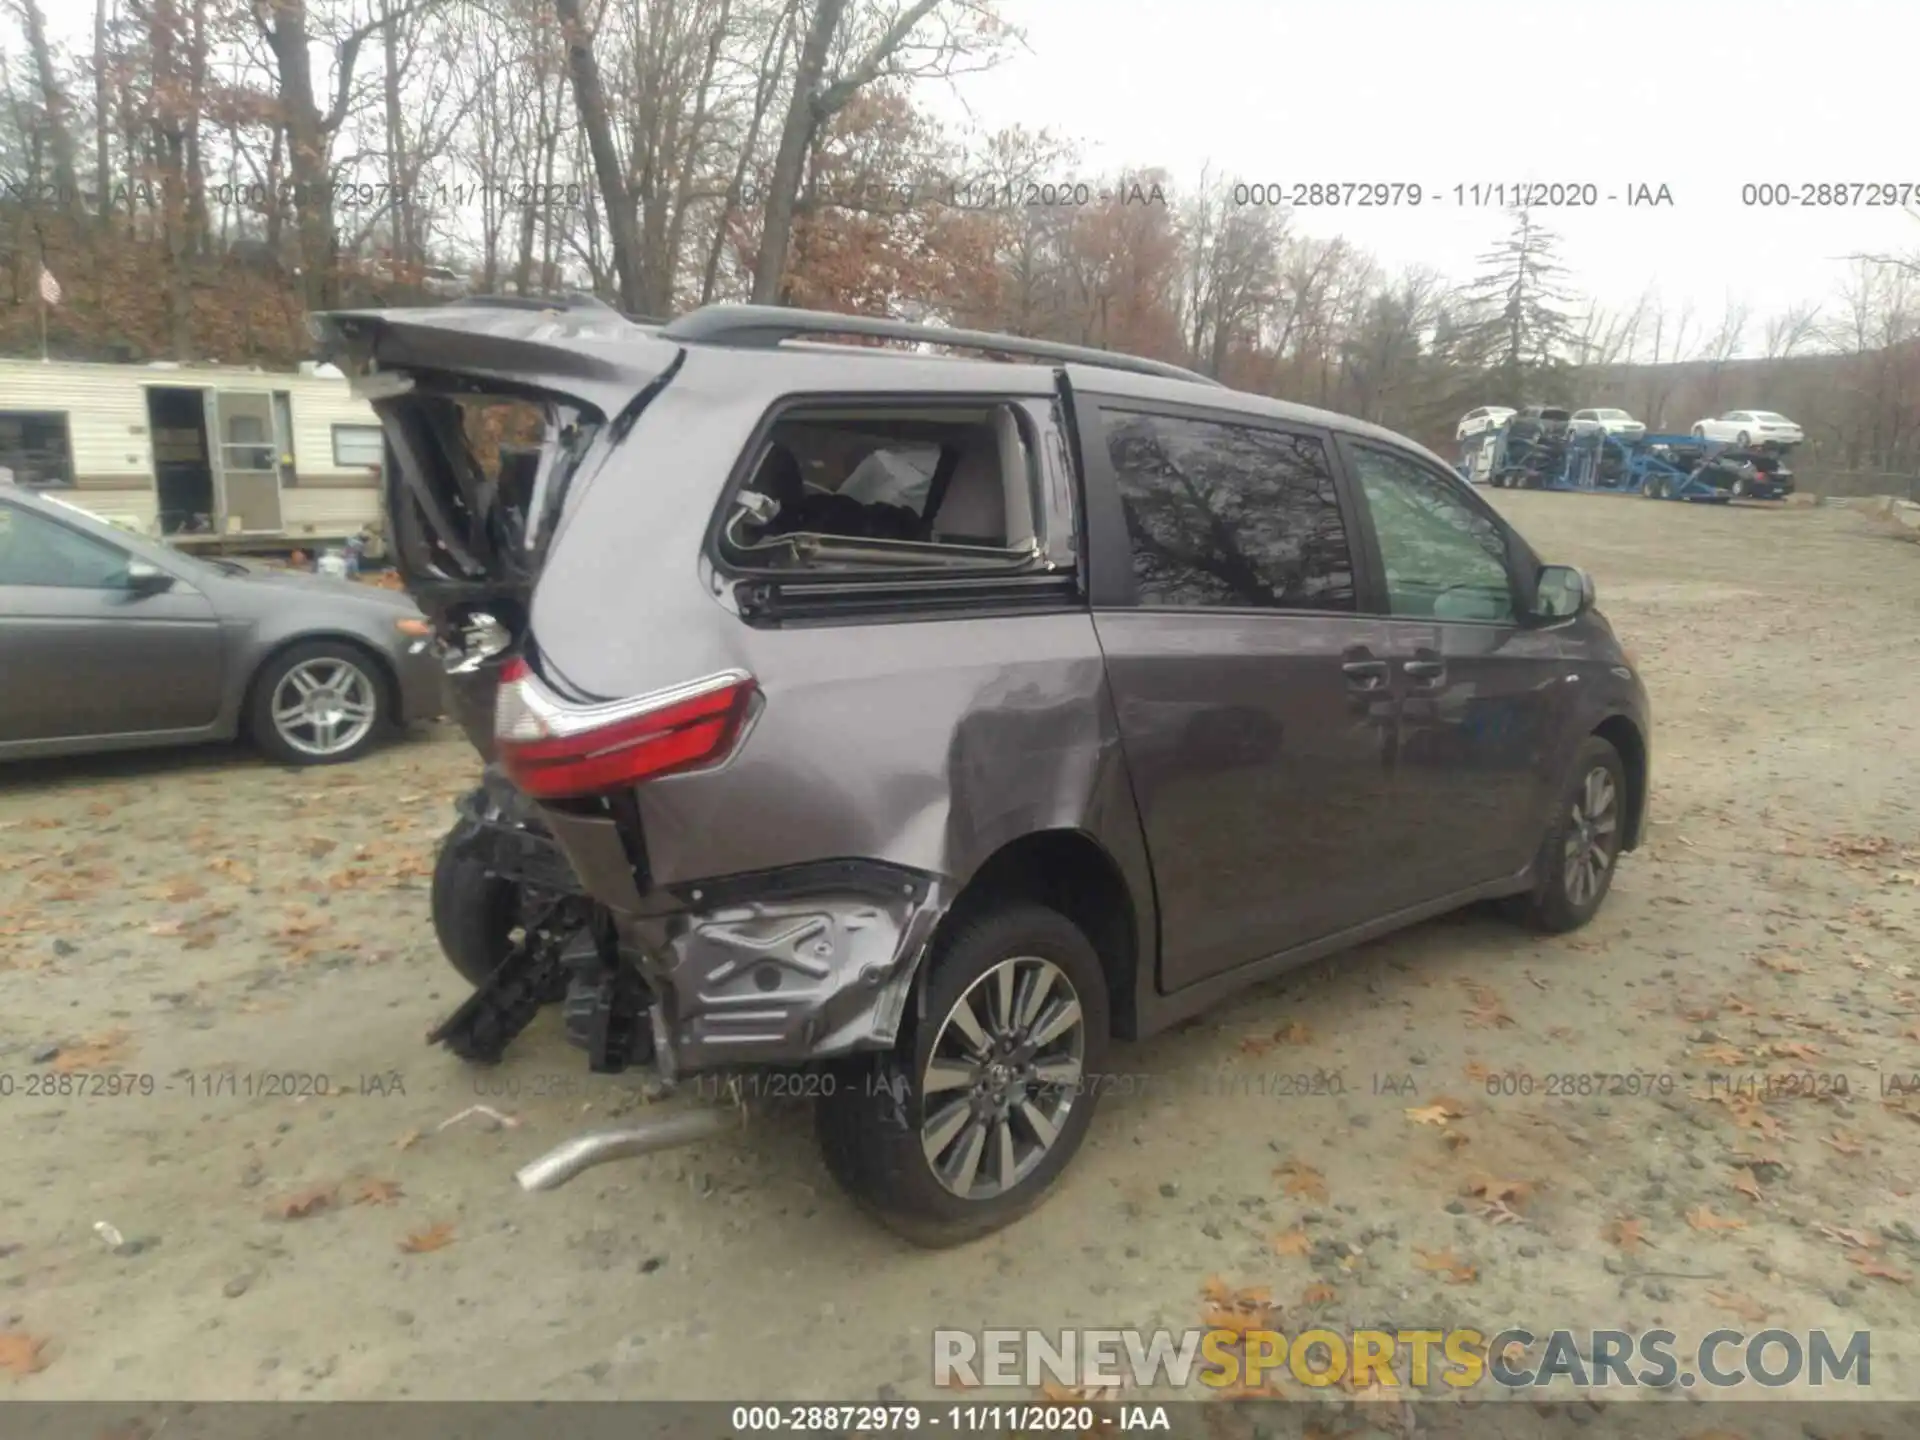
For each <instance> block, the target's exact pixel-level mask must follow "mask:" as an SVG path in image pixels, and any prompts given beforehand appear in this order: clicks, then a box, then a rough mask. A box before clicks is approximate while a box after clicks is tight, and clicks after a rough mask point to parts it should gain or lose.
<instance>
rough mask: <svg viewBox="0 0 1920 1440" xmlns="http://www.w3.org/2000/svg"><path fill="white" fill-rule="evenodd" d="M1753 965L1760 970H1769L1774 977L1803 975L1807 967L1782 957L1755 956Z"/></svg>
mask: <svg viewBox="0 0 1920 1440" xmlns="http://www.w3.org/2000/svg"><path fill="white" fill-rule="evenodd" d="M1753 963H1754V964H1756V965H1758V966H1759V967H1760V968H1761V969H1762V970H1771V971H1772V972H1773V973H1774V974H1776V975H1804V974H1806V973H1807V967H1806V966H1804V965H1801V964H1798V963H1797V962H1795V961H1792V960H1789V959H1787V957H1786V956H1784V955H1756V956H1754V957H1753Z"/></svg>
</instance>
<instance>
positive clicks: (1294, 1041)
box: [1273, 1020, 1313, 1045]
mask: <svg viewBox="0 0 1920 1440" xmlns="http://www.w3.org/2000/svg"><path fill="white" fill-rule="evenodd" d="M1273 1038H1274V1039H1276V1040H1278V1041H1279V1042H1280V1043H1281V1044H1282V1045H1305V1044H1307V1043H1309V1042H1310V1041H1311V1040H1312V1039H1313V1031H1311V1030H1310V1029H1308V1028H1307V1027H1306V1026H1305V1025H1302V1024H1301V1023H1300V1022H1299V1021H1298V1020H1289V1021H1288V1022H1287V1023H1286V1024H1284V1025H1282V1026H1281V1027H1280V1028H1279V1029H1278V1030H1276V1031H1274V1032H1273Z"/></svg>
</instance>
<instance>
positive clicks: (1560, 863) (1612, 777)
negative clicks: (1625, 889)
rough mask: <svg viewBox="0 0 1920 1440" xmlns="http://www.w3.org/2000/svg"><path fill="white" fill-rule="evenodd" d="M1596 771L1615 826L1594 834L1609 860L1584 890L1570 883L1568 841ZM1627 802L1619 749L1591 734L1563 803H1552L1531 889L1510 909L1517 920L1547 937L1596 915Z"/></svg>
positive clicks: (1607, 885)
mask: <svg viewBox="0 0 1920 1440" xmlns="http://www.w3.org/2000/svg"><path fill="white" fill-rule="evenodd" d="M1596 772H1600V773H1603V774H1604V775H1605V776H1606V782H1607V784H1608V785H1609V786H1610V787H1611V796H1612V802H1611V811H1610V818H1611V820H1612V827H1611V829H1610V830H1607V831H1605V832H1604V834H1602V835H1599V836H1595V837H1594V838H1595V839H1597V840H1598V841H1599V843H1600V845H1601V851H1600V853H1601V854H1602V855H1603V856H1604V860H1605V863H1604V867H1603V868H1602V870H1601V872H1600V875H1599V878H1598V883H1597V884H1596V885H1595V886H1594V888H1593V889H1592V892H1591V893H1582V892H1580V891H1579V890H1578V889H1577V888H1576V887H1575V886H1574V885H1573V884H1572V883H1570V875H1571V873H1572V870H1573V866H1572V864H1571V863H1570V860H1569V844H1570V842H1572V841H1573V840H1575V838H1576V836H1575V834H1574V826H1575V825H1576V824H1577V823H1579V822H1578V821H1577V820H1576V818H1575V814H1574V809H1575V806H1576V805H1578V806H1580V807H1581V808H1582V809H1583V810H1584V809H1586V808H1587V796H1588V794H1589V791H1588V784H1589V778H1590V777H1591V776H1593V775H1594V774H1595V773H1596ZM1627 803H1628V796H1627V775H1626V767H1625V766H1624V765H1623V764H1621V762H1620V752H1619V751H1617V750H1615V749H1614V748H1613V746H1612V745H1610V744H1609V743H1608V742H1607V741H1605V740H1602V739H1601V738H1600V737H1599V736H1598V735H1589V736H1588V737H1587V738H1586V740H1585V741H1583V742H1582V743H1581V746H1580V753H1579V755H1578V756H1577V757H1576V758H1575V761H1574V766H1573V775H1572V778H1571V779H1570V780H1569V781H1568V782H1567V786H1566V789H1565V790H1564V791H1563V792H1562V797H1561V800H1560V802H1559V803H1558V804H1557V805H1555V806H1554V811H1553V820H1552V822H1551V823H1550V824H1549V825H1548V827H1547V833H1546V835H1545V836H1544V837H1542V839H1541V841H1540V848H1539V850H1538V851H1537V852H1536V853H1535V856H1534V862H1533V868H1534V885H1533V889H1532V890H1531V891H1529V892H1528V893H1527V894H1525V895H1521V896H1516V897H1515V900H1514V903H1513V905H1512V907H1511V909H1512V912H1513V913H1514V914H1515V916H1516V918H1518V919H1520V920H1522V921H1523V922H1524V923H1525V924H1527V925H1528V926H1530V927H1531V928H1533V929H1535V930H1538V931H1540V932H1541V933H1542V934H1547V935H1564V934H1566V933H1567V932H1568V931H1571V930H1578V929H1579V928H1580V927H1581V926H1583V925H1585V924H1586V923H1587V922H1588V921H1589V920H1591V919H1593V917H1594V915H1595V914H1596V913H1597V912H1598V911H1599V909H1600V906H1601V905H1602V904H1604V903H1605V901H1606V898H1607V894H1608V892H1609V891H1610V890H1611V889H1612V888H1613V872H1614V869H1615V868H1616V866H1617V865H1618V863H1619V859H1620V842H1621V841H1622V840H1623V839H1625V837H1626V824H1627ZM1590 833H1591V832H1590Z"/></svg>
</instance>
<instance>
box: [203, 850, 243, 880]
mask: <svg viewBox="0 0 1920 1440" xmlns="http://www.w3.org/2000/svg"><path fill="white" fill-rule="evenodd" d="M207 868H208V869H209V870H213V871H217V872H218V873H219V874H222V875H225V876H226V877H227V878H228V879H229V880H233V881H235V882H237V883H239V884H241V885H251V884H253V871H251V870H250V869H248V868H247V867H246V866H245V865H242V864H241V863H240V862H239V861H238V860H231V859H229V858H227V857H226V856H224V855H219V856H215V857H214V858H213V859H211V860H209V861H208V862H207Z"/></svg>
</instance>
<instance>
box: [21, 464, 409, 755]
mask: <svg viewBox="0 0 1920 1440" xmlns="http://www.w3.org/2000/svg"><path fill="white" fill-rule="evenodd" d="M426 634H427V626H426V622H425V620H424V619H423V618H422V617H421V615H420V612H419V611H418V610H417V609H416V608H415V607H414V604H413V602H412V601H410V600H408V599H407V598H406V596H404V595H402V594H399V593H397V592H394V591H390V590H382V589H379V588H377V587H375V586H371V585H358V584H354V583H353V582H351V581H347V580H334V579H328V578H325V577H322V576H316V575H305V574H296V573H290V572H283V571H272V570H264V569H260V568H257V567H254V566H251V565H245V564H242V563H240V562H239V561H236V560H226V559H214V560H201V559H196V558H195V557H193V556H190V555H185V554H182V553H181V552H180V551H178V550H175V549H173V548H172V547H171V546H167V545H162V544H158V543H155V542H152V541H148V540H145V539H142V538H141V537H139V536H137V535H131V534H128V533H126V532H124V531H121V530H119V529H116V528H115V527H113V526H111V525H108V524H106V523H104V522H102V521H100V520H97V519H95V518H94V517H93V516H91V515H89V514H87V513H86V512H85V511H83V510H80V509H79V508H77V507H75V506H72V505H69V504H67V503H65V502H64V501H61V500H58V499H55V498H53V497H51V496H49V495H46V494H44V493H42V492H38V491H33V490H27V489H24V488H20V487H15V486H7V485H0V760H9V759H23V758H26V757H29V756H42V755H64V754H74V753H79V752H85V751H94V750H126V749H135V748H141V747H146V746H159V745H184V744H193V743H195V742H198V741H206V740H231V739H234V738H236V737H245V738H246V739H248V740H250V741H251V742H252V743H253V744H254V745H255V746H257V747H258V748H259V749H261V750H263V751H265V752H266V753H267V754H268V755H269V756H271V757H272V758H274V759H276V760H280V761H283V762H286V763H288V764H295V765H322V764H330V763H334V762H337V761H342V760H352V759H355V758H357V757H358V756H360V755H362V754H364V753H366V751H367V750H368V749H369V748H371V747H372V746H373V745H375V744H377V743H378V742H379V740H380V739H381V737H382V735H383V734H385V733H387V732H390V731H392V730H393V729H394V728H395V727H397V726H399V725H401V724H404V723H406V722H408V721H413V720H422V719H428V718H431V717H432V716H435V715H438V714H440V713H441V703H440V699H441V682H442V675H441V669H440V666H439V664H438V663H437V662H436V661H435V660H434V659H433V658H432V657H431V656H429V655H426V654H424V653H422V654H416V653H414V652H415V647H416V645H417V644H418V642H420V641H421V640H422V638H423V637H424V636H425V635H426Z"/></svg>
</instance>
